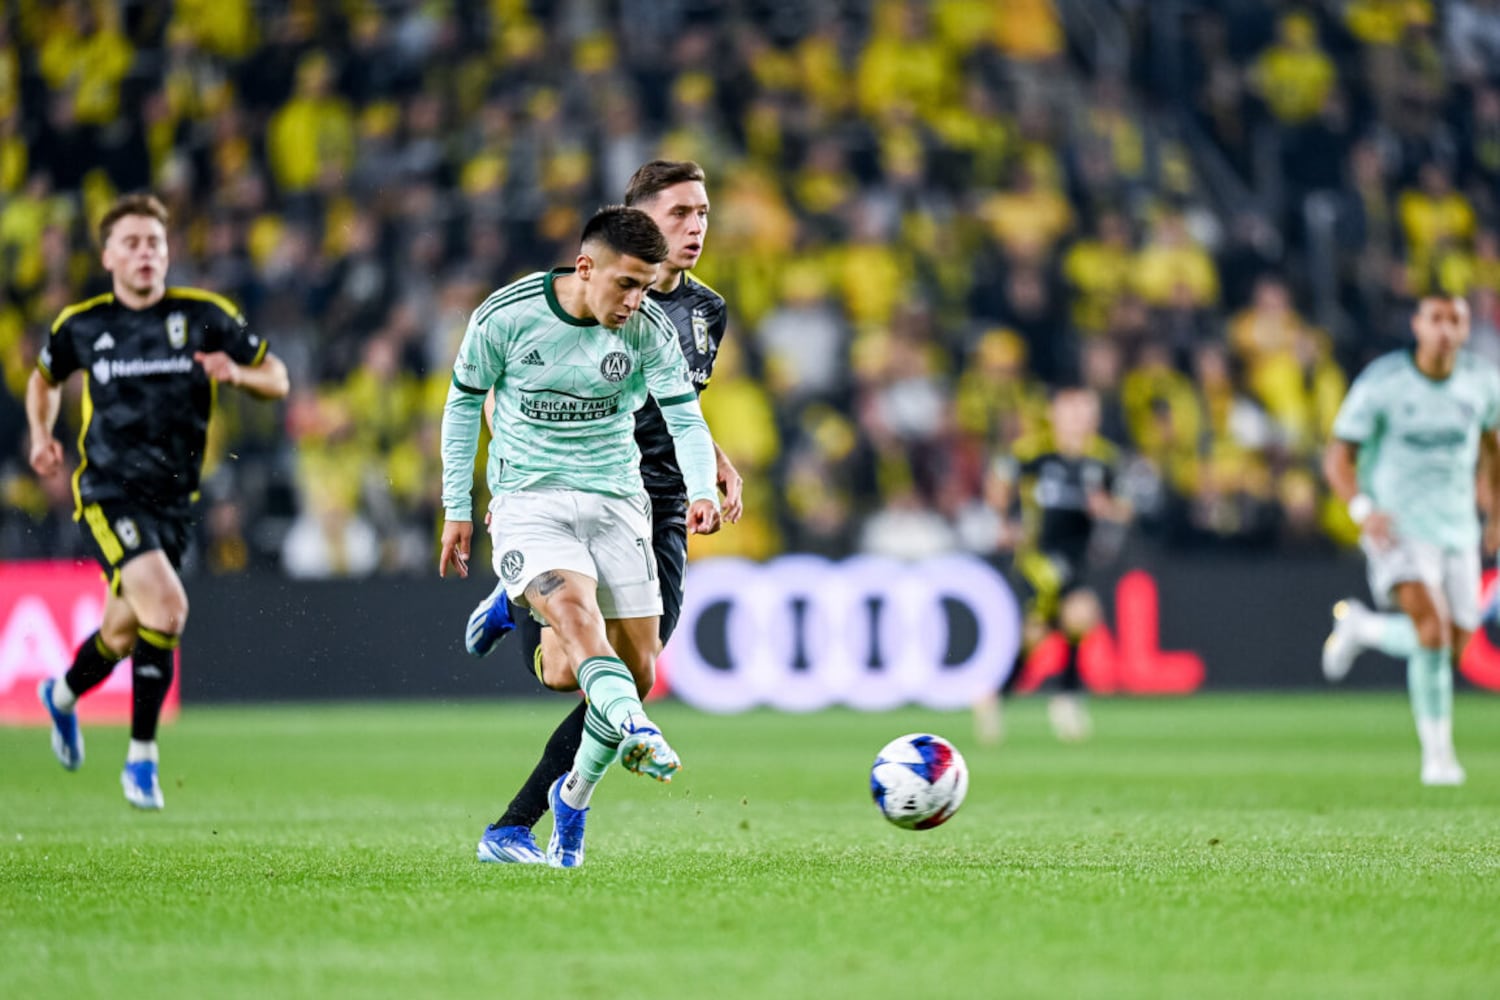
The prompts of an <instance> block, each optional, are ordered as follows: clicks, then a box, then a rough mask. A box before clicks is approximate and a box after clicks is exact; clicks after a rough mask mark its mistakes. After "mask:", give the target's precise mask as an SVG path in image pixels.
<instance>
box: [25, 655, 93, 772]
mask: <svg viewBox="0 0 1500 1000" xmlns="http://www.w3.org/2000/svg"><path fill="white" fill-rule="evenodd" d="M56 687H57V679H56V678H54V677H49V678H47V679H46V680H44V681H42V683H40V684H38V685H37V688H36V696H37V697H38V698H40V699H41V701H42V707H44V708H45V709H46V710H47V714H48V715H50V716H51V717H52V752H53V753H54V754H56V755H57V762H58V763H59V764H61V765H62V766H63V767H65V768H67V769H68V770H69V771H76V770H78V768H79V767H81V766H82V765H83V730H81V729H79V728H78V715H77V713H75V712H64V711H62V710H61V709H59V708H58V707H57V706H55V705H53V704H52V691H53V689H54V688H56Z"/></svg>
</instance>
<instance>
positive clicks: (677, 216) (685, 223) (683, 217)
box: [640, 181, 708, 271]
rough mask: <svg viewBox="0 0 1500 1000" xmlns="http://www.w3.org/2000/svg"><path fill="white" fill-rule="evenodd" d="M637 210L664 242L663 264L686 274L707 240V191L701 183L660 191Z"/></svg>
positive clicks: (686, 184)
mask: <svg viewBox="0 0 1500 1000" xmlns="http://www.w3.org/2000/svg"><path fill="white" fill-rule="evenodd" d="M640 207H641V210H642V211H643V212H645V213H646V214H647V215H649V216H651V219H652V221H654V222H655V223H656V225H657V227H658V228H659V229H661V232H662V235H663V236H665V237H666V238H667V246H668V248H669V249H668V252H667V264H668V265H669V266H670V267H674V268H676V269H677V270H679V271H690V270H692V269H693V267H694V266H696V265H697V263H698V258H699V257H701V256H702V255H703V241H704V239H705V238H706V237H707V236H708V191H707V189H705V188H704V186H703V182H702V181H683V182H682V183H681V184H673V185H672V186H671V187H669V188H662V189H661V190H660V191H658V192H657V193H656V197H654V198H652V199H651V200H650V201H649V202H647V203H646V204H644V205H642V206H640Z"/></svg>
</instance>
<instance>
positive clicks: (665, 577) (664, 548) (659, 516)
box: [651, 497, 687, 646]
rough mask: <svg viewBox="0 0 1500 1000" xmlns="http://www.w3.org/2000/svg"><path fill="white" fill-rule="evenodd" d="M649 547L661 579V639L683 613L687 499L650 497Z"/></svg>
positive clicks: (664, 641)
mask: <svg viewBox="0 0 1500 1000" xmlns="http://www.w3.org/2000/svg"><path fill="white" fill-rule="evenodd" d="M651 551H652V552H654V553H655V554H656V574H657V578H658V579H659V580H660V581H661V642H662V645H663V646H665V645H666V644H667V640H668V639H670V638H672V633H673V632H674V631H676V629H677V619H678V618H680V617H682V587H683V579H684V577H685V576H686V575H687V503H686V502H685V501H683V500H681V499H679V498H675V497H674V498H671V499H662V498H659V497H652V498H651Z"/></svg>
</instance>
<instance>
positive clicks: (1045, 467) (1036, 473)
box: [999, 434, 1119, 568]
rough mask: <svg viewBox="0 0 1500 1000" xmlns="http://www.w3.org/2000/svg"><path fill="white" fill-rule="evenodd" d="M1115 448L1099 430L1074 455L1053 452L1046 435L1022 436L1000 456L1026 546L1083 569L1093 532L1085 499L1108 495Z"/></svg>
mask: <svg viewBox="0 0 1500 1000" xmlns="http://www.w3.org/2000/svg"><path fill="white" fill-rule="evenodd" d="M1118 463H1119V456H1118V452H1117V451H1116V450H1115V446H1114V445H1112V444H1110V443H1109V442H1108V441H1106V440H1105V439H1104V438H1102V437H1100V436H1098V435H1097V434H1096V435H1095V436H1094V437H1093V439H1092V440H1090V441H1089V443H1088V445H1087V446H1086V447H1085V448H1084V449H1083V451H1082V452H1080V453H1078V454H1072V455H1067V454H1063V453H1062V452H1060V451H1058V450H1057V447H1056V446H1055V445H1054V444H1053V442H1052V439H1051V435H1050V434H1039V435H1035V436H1032V437H1025V438H1022V439H1020V440H1019V441H1017V442H1016V445H1015V448H1014V450H1013V453H1012V455H1011V456H1010V457H1009V458H1006V459H1002V460H1001V462H1000V467H999V474H1000V475H1001V476H1003V477H1005V478H1007V479H1009V480H1010V481H1011V482H1013V483H1014V484H1015V485H1016V499H1017V500H1018V501H1019V503H1020V505H1021V512H1022V517H1023V519H1024V522H1025V525H1026V542H1025V548H1027V549H1030V550H1032V551H1038V552H1044V553H1048V554H1055V555H1059V556H1062V557H1063V558H1064V559H1066V560H1067V561H1068V562H1069V563H1070V564H1071V565H1072V566H1074V567H1075V568H1081V567H1082V566H1083V563H1084V559H1085V557H1086V556H1087V554H1088V549H1089V542H1090V540H1091V539H1092V537H1093V533H1094V515H1093V514H1092V513H1091V512H1090V511H1089V497H1090V496H1092V495H1094V494H1096V493H1112V492H1113V491H1114V488H1115V478H1116V474H1117V468H1118Z"/></svg>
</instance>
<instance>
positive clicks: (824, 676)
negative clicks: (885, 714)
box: [667, 555, 1021, 712]
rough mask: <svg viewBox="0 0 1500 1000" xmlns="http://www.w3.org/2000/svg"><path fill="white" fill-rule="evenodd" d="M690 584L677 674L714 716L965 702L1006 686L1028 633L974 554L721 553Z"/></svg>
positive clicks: (686, 696)
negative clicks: (756, 556)
mask: <svg viewBox="0 0 1500 1000" xmlns="http://www.w3.org/2000/svg"><path fill="white" fill-rule="evenodd" d="M686 589H687V595H686V598H685V599H684V601H683V607H682V619H681V621H680V622H679V623H678V626H677V631H676V632H675V633H674V635H673V637H672V643H671V645H670V647H669V648H668V661H667V662H668V664H669V676H670V679H671V684H672V689H673V691H674V692H675V693H676V694H677V695H678V696H679V697H680V698H682V699H683V700H684V701H686V702H687V703H688V704H690V705H693V706H694V707H696V708H700V709H703V710H705V711H710V712H740V711H745V710H746V709H750V708H754V707H756V706H760V705H766V706H770V707H773V708H777V709H781V710H783V711H792V712H813V711H817V710H818V709H821V708H827V707H829V706H831V705H848V706H850V707H852V708H858V709H864V710H872V711H874V710H881V709H888V708H894V707H896V706H898V705H905V704H908V703H911V702H915V703H917V704H920V705H925V706H927V707H928V708H934V709H957V708H964V707H966V706H968V705H969V704H970V703H971V702H972V701H973V700H974V698H975V697H977V696H978V695H980V694H982V693H983V692H986V691H994V690H996V689H998V687H999V686H1000V684H1001V683H1002V682H1003V681H1004V679H1005V677H1006V675H1007V674H1008V673H1009V672H1010V669H1011V665H1012V664H1013V663H1014V661H1015V657H1016V651H1017V650H1018V649H1019V647H1020V641H1021V611H1020V606H1019V605H1018V604H1017V602H1016V597H1015V594H1014V593H1013V592H1012V591H1011V589H1010V587H1009V586H1008V585H1007V584H1006V582H1005V580H1004V578H1003V577H1002V576H1001V575H1000V574H999V573H998V572H996V571H995V570H994V569H993V568H991V567H990V566H988V565H987V564H985V563H984V562H982V561H981V560H979V559H977V558H974V557H972V556H962V555H953V556H943V557H940V558H934V559H927V560H924V561H922V562H918V563H904V562H899V561H897V560H894V559H886V558H883V557H877V556H858V557H855V558H853V559H846V560H843V561H840V562H833V561H830V560H828V559H824V558H823V557H821V556H812V555H787V556H782V557H780V558H777V559H773V560H771V561H770V562H767V563H754V562H749V561H747V560H741V559H713V560H705V561H703V562H699V563H694V564H692V565H691V566H690V567H689V568H688V577H687V588H686Z"/></svg>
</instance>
